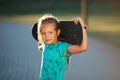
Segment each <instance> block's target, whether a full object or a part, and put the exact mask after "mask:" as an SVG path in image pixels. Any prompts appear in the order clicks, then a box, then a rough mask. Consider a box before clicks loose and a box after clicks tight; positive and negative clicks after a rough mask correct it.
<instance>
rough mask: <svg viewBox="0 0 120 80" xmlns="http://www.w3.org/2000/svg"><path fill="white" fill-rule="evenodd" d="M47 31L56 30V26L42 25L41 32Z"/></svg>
mask: <svg viewBox="0 0 120 80" xmlns="http://www.w3.org/2000/svg"><path fill="white" fill-rule="evenodd" d="M45 29H49V30H55V29H56V25H55V24H54V23H46V24H42V25H41V28H40V31H42V30H45Z"/></svg>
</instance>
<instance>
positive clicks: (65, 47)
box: [60, 42, 72, 58]
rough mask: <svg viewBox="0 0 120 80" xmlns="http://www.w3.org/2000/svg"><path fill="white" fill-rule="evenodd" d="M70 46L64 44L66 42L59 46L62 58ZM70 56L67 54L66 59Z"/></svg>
mask: <svg viewBox="0 0 120 80" xmlns="http://www.w3.org/2000/svg"><path fill="white" fill-rule="evenodd" d="M70 45H71V44H69V43H66V42H62V43H61V45H60V52H61V54H62V56H64V54H65V53H66V52H67V50H68V47H69V46H70ZM71 56H72V54H71V53H68V55H67V56H66V57H67V58H69V57H71Z"/></svg>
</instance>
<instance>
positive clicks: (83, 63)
mask: <svg viewBox="0 0 120 80" xmlns="http://www.w3.org/2000/svg"><path fill="white" fill-rule="evenodd" d="M30 26H31V25H26V24H17V23H10V22H0V80H39V71H40V62H41V52H39V51H38V48H37V42H36V41H35V40H34V39H33V38H32V36H31V27H30ZM65 78H66V80H120V50H119V49H118V48H115V47H113V46H111V45H109V44H106V43H104V42H101V41H99V40H95V39H91V38H89V49H88V51H87V52H84V53H82V54H76V55H73V57H72V60H71V65H70V67H69V69H68V70H67V71H66V74H65Z"/></svg>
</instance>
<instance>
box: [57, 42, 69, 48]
mask: <svg viewBox="0 0 120 80" xmlns="http://www.w3.org/2000/svg"><path fill="white" fill-rule="evenodd" d="M59 43H60V46H62V47H64V46H70V45H71V44H70V43H67V42H63V41H59Z"/></svg>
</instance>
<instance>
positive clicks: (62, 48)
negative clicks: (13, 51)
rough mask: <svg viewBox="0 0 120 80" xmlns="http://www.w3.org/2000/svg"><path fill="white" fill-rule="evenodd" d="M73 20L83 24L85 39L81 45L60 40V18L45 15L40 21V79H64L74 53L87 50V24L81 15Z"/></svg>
mask: <svg viewBox="0 0 120 80" xmlns="http://www.w3.org/2000/svg"><path fill="white" fill-rule="evenodd" d="M73 21H74V22H75V23H76V24H77V23H78V22H80V23H81V25H82V30H83V40H82V43H81V45H71V44H69V43H67V42H63V41H59V39H58V37H59V34H60V29H59V28H58V27H57V23H58V19H57V18H56V17H54V16H52V15H43V16H42V17H41V18H40V19H39V21H38V41H39V44H40V45H39V48H40V49H41V48H42V49H41V50H42V62H41V71H40V80H64V72H65V69H66V67H67V62H68V60H69V58H70V57H71V56H72V54H77V53H81V52H83V51H86V50H87V47H88V41H87V34H86V29H87V28H86V26H85V24H84V22H83V21H82V19H81V18H80V17H76V18H74V19H73Z"/></svg>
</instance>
